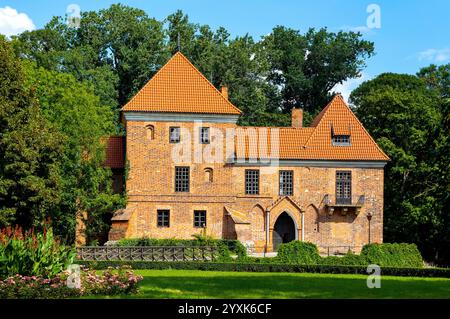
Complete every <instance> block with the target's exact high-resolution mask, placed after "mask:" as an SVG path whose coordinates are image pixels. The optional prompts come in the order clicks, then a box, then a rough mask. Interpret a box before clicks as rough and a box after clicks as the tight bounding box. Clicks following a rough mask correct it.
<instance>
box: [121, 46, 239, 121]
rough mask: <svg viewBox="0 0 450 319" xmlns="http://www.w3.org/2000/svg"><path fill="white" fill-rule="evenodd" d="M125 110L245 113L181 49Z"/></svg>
mask: <svg viewBox="0 0 450 319" xmlns="http://www.w3.org/2000/svg"><path fill="white" fill-rule="evenodd" d="M122 111H135V112H169V113H203V114H224V115H239V114H241V111H240V110H239V109H238V108H237V107H236V106H234V105H233V104H232V103H231V102H230V101H228V99H227V98H225V97H224V96H223V95H222V94H221V93H220V92H219V91H218V90H217V89H216V88H215V87H214V85H212V84H211V83H210V82H209V81H208V80H207V79H206V78H205V77H204V76H203V75H202V74H201V73H200V71H199V70H197V68H196V67H195V66H194V65H193V64H192V63H191V62H189V60H188V59H187V58H186V57H185V56H184V55H183V54H182V53H181V52H177V53H176V54H175V55H174V56H173V57H172V58H171V59H170V60H169V61H168V62H167V63H166V64H165V65H164V66H163V67H162V68H161V69H160V70H159V71H158V72H157V73H156V74H155V76H153V78H152V79H150V81H148V82H147V84H145V85H144V87H143V88H142V89H141V90H140V91H139V92H138V93H137V94H136V95H135V96H134V97H133V98H132V99H131V100H130V101H129V102H128V103H127V104H125V106H124V107H123V108H122Z"/></svg>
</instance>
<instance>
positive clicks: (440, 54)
mask: <svg viewBox="0 0 450 319" xmlns="http://www.w3.org/2000/svg"><path fill="white" fill-rule="evenodd" d="M418 59H419V61H431V62H444V61H447V60H450V48H443V49H427V50H425V51H422V52H419V54H418Z"/></svg>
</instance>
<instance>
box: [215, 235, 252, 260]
mask: <svg viewBox="0 0 450 319" xmlns="http://www.w3.org/2000/svg"><path fill="white" fill-rule="evenodd" d="M219 240H220V241H221V242H223V243H224V244H225V245H226V246H227V247H228V249H229V250H230V252H231V253H232V254H236V255H237V256H238V258H245V257H246V256H247V249H246V248H245V246H244V245H243V244H242V243H241V242H240V241H239V240H232V239H219Z"/></svg>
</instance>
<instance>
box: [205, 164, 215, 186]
mask: <svg viewBox="0 0 450 319" xmlns="http://www.w3.org/2000/svg"><path fill="white" fill-rule="evenodd" d="M205 182H209V183H212V182H213V169H212V168H211V167H208V168H205Z"/></svg>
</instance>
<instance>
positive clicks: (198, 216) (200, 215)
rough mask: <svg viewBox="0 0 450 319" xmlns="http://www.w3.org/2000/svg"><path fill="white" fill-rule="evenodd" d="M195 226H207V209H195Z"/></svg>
mask: <svg viewBox="0 0 450 319" xmlns="http://www.w3.org/2000/svg"><path fill="white" fill-rule="evenodd" d="M194 227H201V228H204V227H206V210H194Z"/></svg>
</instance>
